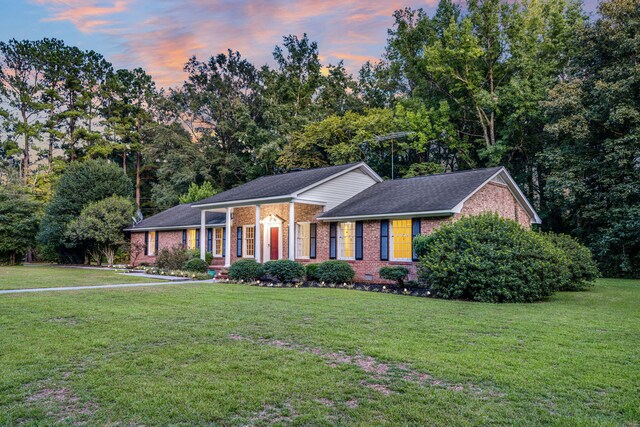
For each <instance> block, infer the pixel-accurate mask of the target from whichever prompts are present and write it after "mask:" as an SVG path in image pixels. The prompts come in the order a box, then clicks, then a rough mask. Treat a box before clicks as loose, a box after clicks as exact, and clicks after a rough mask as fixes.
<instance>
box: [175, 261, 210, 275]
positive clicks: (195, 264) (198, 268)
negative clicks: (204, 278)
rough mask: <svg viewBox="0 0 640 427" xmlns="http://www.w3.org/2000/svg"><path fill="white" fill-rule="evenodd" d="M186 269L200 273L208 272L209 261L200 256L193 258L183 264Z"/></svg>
mask: <svg viewBox="0 0 640 427" xmlns="http://www.w3.org/2000/svg"><path fill="white" fill-rule="evenodd" d="M182 269H183V270H185V271H195V272H198V273H206V272H207V270H208V269H209V263H208V262H207V261H205V260H203V259H200V258H191V259H190V260H189V261H187V262H185V263H184V265H183V266H182Z"/></svg>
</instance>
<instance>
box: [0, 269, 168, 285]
mask: <svg viewBox="0 0 640 427" xmlns="http://www.w3.org/2000/svg"><path fill="white" fill-rule="evenodd" d="M158 281H159V280H158V279H147V278H144V277H133V276H125V275H123V274H119V273H117V272H115V271H113V270H97V269H85V268H68V267H58V266H53V265H28V266H14V267H6V266H0V290H3V289H26V288H57V287H67V286H89V285H110V284H117V283H150V282H158Z"/></svg>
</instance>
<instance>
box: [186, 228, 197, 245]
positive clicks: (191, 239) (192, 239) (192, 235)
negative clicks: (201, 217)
mask: <svg viewBox="0 0 640 427" xmlns="http://www.w3.org/2000/svg"><path fill="white" fill-rule="evenodd" d="M196 231H197V230H196V229H195V228H192V229H190V230H187V248H189V249H195V248H196V242H197V241H198V237H197V234H196Z"/></svg>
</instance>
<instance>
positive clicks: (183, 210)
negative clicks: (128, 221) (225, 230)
mask: <svg viewBox="0 0 640 427" xmlns="http://www.w3.org/2000/svg"><path fill="white" fill-rule="evenodd" d="M192 205H193V204H192V203H186V204H184V205H178V206H174V207H172V208H170V209H167V210H166V211H162V212H160V213H159V214H157V215H153V216H150V217H149V218H145V219H143V220H142V221H140V222H139V223H137V224H136V225H134V226H132V227H129V228H127V230H130V231H135V230H137V229H141V228H168V227H188V226H194V227H200V209H195V208H192V207H191V206H192ZM206 220H207V225H217V224H224V222H225V214H224V213H223V212H207V216H206Z"/></svg>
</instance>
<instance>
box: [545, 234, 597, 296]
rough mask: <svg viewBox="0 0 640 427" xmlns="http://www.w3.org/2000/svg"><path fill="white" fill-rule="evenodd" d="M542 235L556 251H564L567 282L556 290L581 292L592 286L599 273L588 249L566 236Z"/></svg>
mask: <svg viewBox="0 0 640 427" xmlns="http://www.w3.org/2000/svg"><path fill="white" fill-rule="evenodd" d="M542 235H543V236H544V237H545V238H546V239H547V240H548V241H549V242H551V244H552V245H554V246H555V247H556V248H557V249H561V250H562V251H564V252H565V254H566V255H567V258H568V263H569V264H568V269H569V280H568V281H567V282H566V283H565V284H563V285H562V286H559V287H558V290H559V291H582V290H585V289H587V288H589V287H591V286H593V282H594V281H595V280H596V279H597V278H598V277H600V272H599V271H598V265H597V264H596V262H595V261H594V260H593V256H592V254H591V251H590V250H589V248H587V247H586V246H584V245H583V244H581V243H580V242H578V241H577V240H576V239H574V238H573V237H571V236H569V235H567V234H556V233H551V232H549V233H543V234H542Z"/></svg>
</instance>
